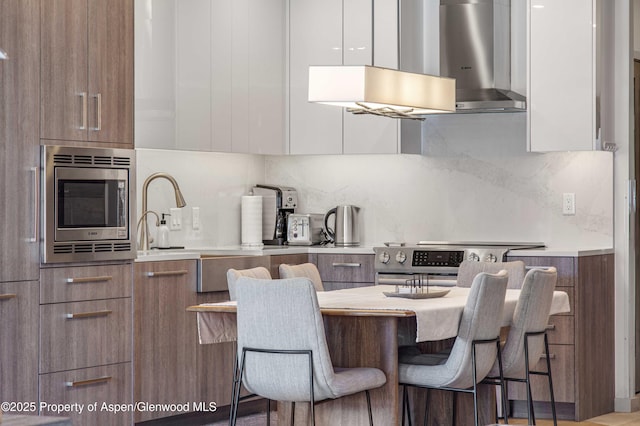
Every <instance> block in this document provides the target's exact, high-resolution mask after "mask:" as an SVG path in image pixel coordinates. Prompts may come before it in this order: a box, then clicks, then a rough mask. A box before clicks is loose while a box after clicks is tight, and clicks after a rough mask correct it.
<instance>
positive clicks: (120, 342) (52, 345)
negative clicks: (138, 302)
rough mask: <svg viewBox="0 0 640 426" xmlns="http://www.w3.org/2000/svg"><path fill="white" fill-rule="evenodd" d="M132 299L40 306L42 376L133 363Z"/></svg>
mask: <svg viewBox="0 0 640 426" xmlns="http://www.w3.org/2000/svg"><path fill="white" fill-rule="evenodd" d="M131 330H132V325H131V299H130V298H126V299H107V300H95V301H90V302H71V303H57V304H52V305H41V306H40V373H49V372H55V371H61V370H71V369H76V368H85V367H93V366H96V365H102V364H114V363H118V362H126V361H131Z"/></svg>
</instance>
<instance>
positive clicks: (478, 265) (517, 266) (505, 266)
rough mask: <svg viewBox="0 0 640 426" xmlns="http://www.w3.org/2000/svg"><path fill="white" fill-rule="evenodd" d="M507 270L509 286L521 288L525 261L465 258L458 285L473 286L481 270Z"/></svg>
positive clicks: (493, 272) (459, 272)
mask: <svg viewBox="0 0 640 426" xmlns="http://www.w3.org/2000/svg"><path fill="white" fill-rule="evenodd" d="M502 270H505V271H507V273H508V274H509V283H508V284H507V288H520V287H522V281H523V280H524V275H525V273H526V270H525V267H524V262H523V261H521V260H514V261H512V262H472V261H468V260H465V261H463V262H462V263H461V264H460V267H459V268H458V278H457V284H456V285H457V286H458V287H471V283H472V282H473V279H474V278H475V276H476V275H478V274H479V273H480V272H488V273H490V274H495V273H497V272H499V271H502Z"/></svg>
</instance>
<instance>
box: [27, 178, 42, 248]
mask: <svg viewBox="0 0 640 426" xmlns="http://www.w3.org/2000/svg"><path fill="white" fill-rule="evenodd" d="M31 172H32V173H33V236H32V237H31V238H29V242H31V243H35V242H37V241H38V225H39V223H38V217H39V214H40V176H39V175H40V173H39V172H40V169H39V168H38V167H32V168H31Z"/></svg>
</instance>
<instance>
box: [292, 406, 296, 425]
mask: <svg viewBox="0 0 640 426" xmlns="http://www.w3.org/2000/svg"><path fill="white" fill-rule="evenodd" d="M295 418H296V403H295V402H292V403H291V426H294V423H295Z"/></svg>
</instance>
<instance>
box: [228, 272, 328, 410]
mask: <svg viewBox="0 0 640 426" xmlns="http://www.w3.org/2000/svg"><path fill="white" fill-rule="evenodd" d="M236 285H237V289H236V293H237V297H238V313H237V321H238V359H239V360H242V349H243V348H244V347H248V348H260V349H274V350H311V351H312V354H313V355H312V357H313V381H314V398H315V400H316V401H320V400H323V399H327V398H335V397H336V396H338V395H335V394H334V393H333V392H332V390H331V389H330V388H329V386H328V385H327V382H328V381H331V380H332V379H333V376H334V374H335V373H334V370H333V366H332V364H331V358H330V356H329V350H328V347H327V341H326V336H325V331H324V324H323V321H322V314H321V313H320V308H319V306H318V299H317V298H316V291H315V288H314V287H313V284H312V283H311V280H309V279H308V278H292V279H284V280H282V279H281V280H257V279H251V278H246V277H241V278H240V279H238V281H237V283H236ZM243 384H244V386H245V387H246V388H247V389H248V390H249V391H250V392H252V393H255V394H257V395H260V396H262V397H264V398H269V399H272V400H277V401H310V395H309V393H310V392H309V358H308V357H307V356H305V355H293V354H285V355H282V354H270V353H255V352H248V353H247V354H246V356H245V360H244V377H243Z"/></svg>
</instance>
